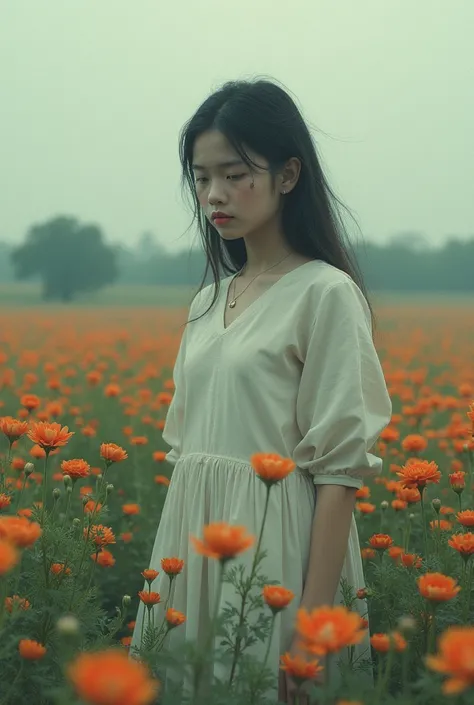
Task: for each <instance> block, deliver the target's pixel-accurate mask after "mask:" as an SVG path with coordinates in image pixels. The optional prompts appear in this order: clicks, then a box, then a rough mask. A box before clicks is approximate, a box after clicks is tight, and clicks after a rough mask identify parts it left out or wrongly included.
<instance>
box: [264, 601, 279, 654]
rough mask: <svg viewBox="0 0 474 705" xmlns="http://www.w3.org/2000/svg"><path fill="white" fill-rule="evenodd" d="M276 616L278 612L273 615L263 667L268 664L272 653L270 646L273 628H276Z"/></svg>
mask: <svg viewBox="0 0 474 705" xmlns="http://www.w3.org/2000/svg"><path fill="white" fill-rule="evenodd" d="M276 616H277V612H274V613H273V617H272V623H271V625H270V634H269V637H268V644H267V650H266V652H265V658H264V659H263V668H265V666H266V665H267V661H268V656H269V654H270V646H271V644H272V639H273V630H274V628H275V621H276Z"/></svg>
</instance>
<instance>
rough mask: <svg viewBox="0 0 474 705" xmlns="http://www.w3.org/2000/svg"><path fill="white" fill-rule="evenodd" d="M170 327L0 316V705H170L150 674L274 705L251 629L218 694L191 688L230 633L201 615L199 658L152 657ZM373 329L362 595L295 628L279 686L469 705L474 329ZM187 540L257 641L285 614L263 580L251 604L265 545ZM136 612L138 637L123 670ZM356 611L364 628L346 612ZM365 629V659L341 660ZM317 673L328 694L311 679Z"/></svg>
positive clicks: (385, 314) (270, 461)
mask: <svg viewBox="0 0 474 705" xmlns="http://www.w3.org/2000/svg"><path fill="white" fill-rule="evenodd" d="M185 316H186V310H185V309H154V308H138V307H137V308H116V307H109V308H105V307H104V308H90V309H81V308H76V309H72V310H65V309H57V310H56V309H47V308H38V309H37V310H32V309H28V310H25V309H10V310H8V311H7V312H2V313H1V314H0V461H1V473H0V635H1V638H0V673H1V678H0V705H18V704H20V703H25V704H26V703H33V702H34V703H35V705H50V704H51V705H65V704H66V703H68V704H72V705H81V704H83V703H90V704H92V705H152V704H157V703H177V702H178V700H177V699H176V698H177V696H176V693H173V692H172V691H171V690H169V689H168V690H167V688H166V687H165V684H164V682H163V679H162V677H161V676H162V673H163V671H164V668H165V666H166V668H167V669H171V670H173V669H176V672H177V673H178V672H179V673H187V674H188V682H189V683H190V684H191V686H190V688H189V689H188V691H186V693H185V695H184V696H182V697H183V698H184V699H183V702H190V703H195V704H196V705H197V704H198V703H199V704H200V703H203V704H204V703H206V705H208V704H213V703H215V704H216V705H217V704H220V703H226V705H230V704H234V703H235V705H243V704H244V703H245V704H246V705H249V704H252V703H254V704H257V703H268V704H270V703H273V705H274V704H275V703H276V702H277V696H276V695H275V696H274V697H273V698H272V696H271V694H270V695H269V692H270V690H269V687H270V681H269V674H268V672H267V671H266V666H265V663H255V661H254V660H252V659H248V658H247V659H246V654H245V650H246V640H245V638H243V637H242V634H243V633H244V632H243V631H242V630H243V628H244V627H248V629H247V632H246V633H249V630H250V632H252V618H249V623H248V624H244V623H243V619H240V620H239V618H237V619H236V623H235V624H232V625H231V627H232V629H231V631H233V634H234V637H235V638H234V640H233V641H232V642H231V647H232V648H231V649H230V653H228V654H227V658H228V659H229V663H232V675H231V678H230V681H229V682H225V683H224V682H217V681H211V680H210V679H207V676H206V668H205V661H206V659H219V658H225V655H222V654H220V653H219V650H218V647H215V646H212V648H211V645H215V644H218V643H219V640H218V639H217V640H214V636H215V635H216V634H217V635H218V634H219V633H220V631H219V630H220V629H221V628H222V624H223V620H225V619H226V618H228V619H230V617H229V615H227V617H226V616H225V615H219V614H217V613H216V614H215V619H214V620H213V630H212V632H211V633H210V634H209V641H208V645H209V649H208V650H207V652H206V654H203V653H202V651H199V650H198V649H197V648H196V647H195V645H192V644H190V645H189V650H188V651H186V652H183V653H181V654H173V653H171V652H170V651H169V650H168V649H167V635H168V633H169V631H170V630H171V629H179V628H180V627H181V625H182V624H183V622H184V621H185V620H186V615H185V614H182V613H181V612H179V611H178V610H177V609H176V608H175V607H174V606H173V605H172V604H171V602H170V601H169V600H168V596H167V595H166V594H165V595H159V594H158V593H157V592H156V591H154V590H153V581H154V579H155V578H156V575H157V573H156V571H154V570H152V569H150V567H149V566H148V565H147V561H148V560H149V557H150V554H151V550H152V547H153V542H154V538H155V534H156V529H157V526H158V522H159V519H160V513H161V509H162V507H163V503H164V500H165V498H166V493H167V488H168V485H169V482H170V478H171V467H170V466H169V465H168V464H167V463H166V460H165V454H166V452H167V450H168V448H167V447H165V445H164V443H163V441H162V438H161V432H162V429H163V426H164V421H165V418H166V412H167V409H168V406H169V403H170V401H171V399H172V395H173V382H172V369H173V364H174V359H175V356H176V352H177V349H178V345H179V341H180V336H181V334H182V330H183V329H182V328H181V327H180V326H181V325H182V324H183V323H184V321H185ZM377 316H378V329H377V337H376V340H377V348H378V351H379V354H380V357H381V359H382V363H383V367H384V370H385V375H386V380H387V384H388V387H389V390H390V394H391V397H392V400H393V417H392V420H391V423H390V425H389V426H388V427H387V428H386V429H385V431H384V432H383V433H382V435H381V438H380V439H379V441H378V444H377V452H378V454H379V455H381V456H382V457H383V459H384V464H383V471H382V474H381V476H380V477H377V478H375V480H374V481H371V482H370V483H368V484H367V485H366V486H364V487H362V488H361V489H360V490H358V492H357V505H356V519H357V523H358V527H359V536H360V542H361V547H362V548H361V550H362V556H363V559H364V565H365V577H366V584H365V585H363V586H360V585H347V584H346V585H344V586H343V594H344V605H338V606H326V607H321V608H318V609H315V610H313V611H309V612H308V611H306V610H303V609H300V610H299V611H298V617H297V623H296V625H295V629H296V630H297V633H298V634H299V636H300V639H301V645H302V648H303V650H304V651H305V653H306V654H307V658H306V659H294V658H292V657H291V656H290V655H289V654H283V655H282V657H281V668H282V670H284V671H285V672H286V673H287V674H288V675H289V676H290V677H291V678H292V680H293V682H294V684H295V687H296V695H295V700H294V703H295V705H297V704H298V703H299V704H300V705H303V704H304V705H306V704H307V703H325V704H326V705H328V704H329V703H338V704H339V705H343V704H344V703H345V704H346V705H348V704H352V705H358V704H361V703H363V704H364V705H381V704H382V703H384V704H385V703H400V704H402V703H403V705H410V704H413V705H422V704H424V703H428V702H429V703H430V704H431V703H434V704H435V705H436V704H438V703H439V704H441V703H446V702H453V703H456V705H461V704H462V703H469V702H472V698H473V697H474V597H473V592H474V558H473V555H474V478H473V472H474V436H473V431H474V367H473V360H474V314H473V312H472V307H471V308H469V307H467V306H456V305H453V304H449V303H446V305H439V303H437V304H436V305H434V304H431V305H430V304H429V303H424V304H423V305H421V304H413V305H410V306H408V305H404V306H402V305H399V304H393V305H388V304H386V303H385V304H384V305H383V306H379V308H378V310H377ZM249 461H250V459H249ZM252 466H253V468H254V470H255V472H256V473H257V475H258V477H259V478H260V479H261V481H262V482H264V483H265V485H266V488H267V498H268V496H269V495H270V493H271V491H272V487H273V486H274V485H275V484H277V483H279V482H285V477H286V476H287V475H288V474H289V473H291V472H292V471H293V470H294V466H293V464H292V462H291V460H290V459H288V458H279V457H276V456H275V455H274V454H273V453H272V449H271V448H269V449H268V453H263V454H259V457H255V458H253V459H252ZM260 536H261V533H260ZM192 542H193V547H194V550H196V551H199V552H201V553H204V554H205V555H207V556H209V560H211V561H218V562H219V563H220V565H221V567H222V580H224V579H225V571H228V573H227V574H226V575H227V576H229V575H231V576H232V579H233V580H234V581H235V586H236V589H237V590H238V591H239V595H240V596H242V600H244V601H245V600H247V602H248V601H249V599H250V598H249V595H250V592H251V591H252V590H255V589H257V590H258V596H257V597H258V599H257V598H255V597H254V599H253V602H252V604H253V608H254V611H253V619H255V620H259V621H258V624H259V629H258V634H257V637H258V638H259V639H260V638H261V639H263V640H265V639H268V638H269V636H270V634H271V629H272V624H273V622H274V619H275V617H276V615H277V614H278V612H279V611H281V610H284V609H285V607H286V606H287V605H288V604H289V603H290V602H291V600H292V599H295V596H294V595H293V594H292V593H291V592H290V591H289V590H287V589H286V587H285V586H284V585H274V584H272V583H271V576H268V584H263V581H262V580H261V577H262V576H261V575H259V563H260V558H261V554H260V541H259V536H250V535H248V534H246V533H245V531H244V530H243V529H242V528H239V527H232V526H222V525H209V526H206V527H203V531H202V535H201V536H200V537H193V539H192ZM250 550H251V551H253V552H254V560H253V565H252V571H251V575H250V576H242V575H241V576H240V579H239V578H238V571H237V570H236V569H235V566H238V564H239V555H240V554H241V553H242V552H244V551H250ZM161 568H162V570H163V571H164V572H165V573H167V575H168V576H169V584H170V588H171V586H172V584H173V581H177V580H179V579H180V577H181V573H182V571H184V570H186V566H185V565H184V563H183V560H182V559H181V557H180V556H163V557H162V562H161ZM144 581H145V583H146V585H147V586H148V587H147V589H145V590H143V586H144ZM139 601H142V602H143V603H144V604H145V605H146V606H147V620H146V625H144V629H143V633H142V638H141V644H140V649H139V651H138V652H137V653H133V654H131V653H130V648H131V633H132V630H133V626H134V622H133V620H134V617H135V615H136V611H137V607H138V604H139ZM360 601H362V604H363V605H365V612H366V619H364V618H361V617H360V616H359V615H358V614H356V611H355V610H354V606H355V605H356V604H357V605H358V606H360ZM162 603H164V605H165V611H164V618H163V619H162V620H161V621H159V620H158V621H156V620H155V618H154V615H155V609H154V606H155V605H157V604H162ZM242 613H244V610H243V609H242ZM255 623H256V622H255ZM262 625H266V627H267V628H263V627H262ZM227 627H229V625H227ZM367 629H369V630H370V644H371V649H370V653H369V652H367V654H366V658H365V659H354V658H353V657H352V654H353V647H354V645H355V644H357V643H359V641H360V640H361V639H362V638H363V636H364V635H365V634H366V632H367ZM257 637H255V638H257ZM214 648H215V649H217V650H216V651H214ZM342 654H344V655H345V656H346V658H345V659H344V662H343V661H342V660H341V661H340V662H339V659H340V657H341V655H342ZM330 665H331V669H332V668H334V667H335V668H336V669H337V672H338V676H337V678H331V679H330V678H326V677H325V673H326V672H327V671H328V669H329V667H330ZM332 672H333V670H331V673H332Z"/></svg>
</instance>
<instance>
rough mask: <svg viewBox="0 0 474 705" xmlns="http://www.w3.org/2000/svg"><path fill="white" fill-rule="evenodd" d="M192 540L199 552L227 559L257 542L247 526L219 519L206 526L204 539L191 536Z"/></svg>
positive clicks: (211, 556)
mask: <svg viewBox="0 0 474 705" xmlns="http://www.w3.org/2000/svg"><path fill="white" fill-rule="evenodd" d="M191 541H192V543H193V545H194V549H195V550H196V551H197V553H200V554H202V555H203V556H207V557H208V558H218V559H219V560H220V561H226V560H229V559H231V558H234V556H236V555H237V554H238V553H242V551H246V550H247V549H248V548H250V546H252V545H253V544H254V543H255V536H250V535H249V534H247V529H246V528H245V526H231V525H229V524H226V523H225V522H223V521H222V522H221V521H218V522H215V523H213V524H208V525H207V526H205V527H204V541H201V540H200V539H197V538H196V537H195V536H191Z"/></svg>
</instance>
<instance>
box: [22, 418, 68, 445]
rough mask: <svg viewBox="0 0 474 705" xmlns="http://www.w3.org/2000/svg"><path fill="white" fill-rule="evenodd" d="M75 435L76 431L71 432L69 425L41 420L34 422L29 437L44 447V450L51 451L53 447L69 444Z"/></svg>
mask: <svg viewBox="0 0 474 705" xmlns="http://www.w3.org/2000/svg"><path fill="white" fill-rule="evenodd" d="M73 435H74V432H73V431H71V432H70V431H69V428H68V427H67V426H61V424H59V423H47V422H46V421H39V422H38V423H34V424H32V428H31V430H30V432H29V433H28V438H29V439H30V440H31V441H33V443H37V444H38V445H39V446H40V447H41V448H44V450H46V451H50V450H51V449H52V448H60V447H61V446H65V445H67V443H68V442H69V440H70V439H71V438H72V436H73Z"/></svg>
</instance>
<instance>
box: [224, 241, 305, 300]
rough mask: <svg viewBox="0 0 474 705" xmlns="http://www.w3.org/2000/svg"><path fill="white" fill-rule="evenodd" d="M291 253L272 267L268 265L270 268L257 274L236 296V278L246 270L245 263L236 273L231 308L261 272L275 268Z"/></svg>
mask: <svg viewBox="0 0 474 705" xmlns="http://www.w3.org/2000/svg"><path fill="white" fill-rule="evenodd" d="M291 254H292V253H291V252H290V253H289V254H287V255H286V256H285V257H283V259H281V260H280V261H279V262H277V263H276V264H272V266H271V267H268V269H264V270H263V272H259V273H258V274H257V276H255V277H254V278H253V279H252V280H251V281H250V282H249V283H248V284H247V286H246V287H245V289H244V290H243V291H241V292H240V294H237V296H235V280H236V279H237V277H240V276H241V275H242V272H243V270H244V268H245V264H244V266H243V267H242V269H241V270H240V272H237V274H236V275H235V277H234V279H233V284H234V297H233V299H232V301H231V302H230V303H229V308H234V306H235V303H236V301H237V299H238V298H239V296H242V294H243V293H244V291H246V290H247V289H248V288H249V286H250V284H251V283H252V282H253V281H255V279H256V278H257V277H259V276H260V275H261V274H264V273H265V272H268V271H269V270H270V269H273V268H274V267H276V266H277V265H278V264H280V263H281V262H283V260H285V259H288V257H289V256H290V255H291Z"/></svg>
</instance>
